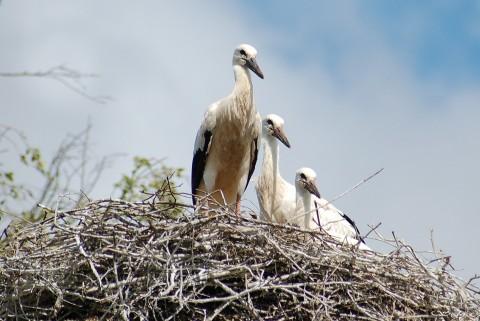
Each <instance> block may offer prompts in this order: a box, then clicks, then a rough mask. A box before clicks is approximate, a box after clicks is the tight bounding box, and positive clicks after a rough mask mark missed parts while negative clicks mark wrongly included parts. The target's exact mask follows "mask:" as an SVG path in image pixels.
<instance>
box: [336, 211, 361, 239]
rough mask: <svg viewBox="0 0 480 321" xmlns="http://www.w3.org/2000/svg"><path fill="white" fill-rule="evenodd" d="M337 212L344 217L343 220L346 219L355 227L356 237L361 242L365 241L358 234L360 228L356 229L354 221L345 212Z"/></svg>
mask: <svg viewBox="0 0 480 321" xmlns="http://www.w3.org/2000/svg"><path fill="white" fill-rule="evenodd" d="M339 214H340V215H341V216H342V217H343V218H344V219H345V221H347V222H348V223H350V225H351V226H353V228H354V229H355V232H357V236H358V239H359V240H360V241H361V242H362V243H365V241H364V240H363V238H362V237H361V236H360V230H359V229H358V227H357V224H355V222H354V221H353V220H352V219H351V218H350V217H349V216H348V215H347V214H345V213H342V212H339Z"/></svg>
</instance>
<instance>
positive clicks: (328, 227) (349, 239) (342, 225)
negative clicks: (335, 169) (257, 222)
mask: <svg viewBox="0 0 480 321" xmlns="http://www.w3.org/2000/svg"><path fill="white" fill-rule="evenodd" d="M316 177H317V174H316V173H315V171H314V170H313V169H311V168H307V167H303V168H300V169H299V170H297V172H296V175H295V188H296V193H297V197H296V203H297V204H296V217H297V224H298V225H300V226H301V227H303V228H305V229H315V228H321V229H323V230H325V231H326V232H327V233H328V234H330V235H331V236H332V237H333V238H335V239H336V240H338V241H339V242H341V243H346V244H350V245H358V246H359V248H360V249H362V250H371V249H370V248H369V247H368V246H367V245H366V244H365V242H364V240H363V239H362V237H361V236H360V231H359V230H358V228H357V226H356V225H355V222H354V221H353V220H352V219H351V218H350V217H348V216H347V215H346V214H345V213H343V212H342V211H340V210H339V209H337V208H336V207H335V206H333V204H331V203H329V202H328V201H327V200H326V199H324V198H321V196H320V193H319V191H318V189H317V186H316V183H315V180H316ZM312 215H313V217H312ZM318 220H320V221H318Z"/></svg>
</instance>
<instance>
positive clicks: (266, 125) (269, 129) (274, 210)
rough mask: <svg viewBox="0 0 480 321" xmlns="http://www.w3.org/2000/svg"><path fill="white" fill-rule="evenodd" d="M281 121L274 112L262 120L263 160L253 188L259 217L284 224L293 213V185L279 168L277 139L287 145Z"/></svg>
mask: <svg viewBox="0 0 480 321" xmlns="http://www.w3.org/2000/svg"><path fill="white" fill-rule="evenodd" d="M284 123H285V122H284V120H283V119H282V118H281V117H280V116H278V115H275V114H270V115H267V116H266V117H265V118H264V119H263V120H262V143H263V151H264V153H263V162H262V172H261V174H260V176H259V177H258V180H257V184H256V185H255V190H256V192H257V198H258V204H259V205H260V217H261V218H262V219H263V220H265V221H268V222H275V223H287V221H288V220H289V218H291V217H293V216H295V186H293V185H292V184H290V183H288V182H287V181H285V180H284V179H283V178H282V176H281V175H280V170H279V165H278V163H279V146H278V141H280V142H281V143H283V144H284V145H285V146H287V147H288V148H290V142H289V141H288V138H287V136H286V134H285V130H284Z"/></svg>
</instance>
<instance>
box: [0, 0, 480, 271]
mask: <svg viewBox="0 0 480 321" xmlns="http://www.w3.org/2000/svg"><path fill="white" fill-rule="evenodd" d="M479 18H480V5H478V4H476V3H475V2H473V1H471V2H470V1H457V2H452V1H435V2H434V1H422V2H418V1H396V2H387V1H364V2H354V1H335V2H333V1H330V2H314V1H296V2H282V3H280V2H276V1H263V2H254V1H251V0H249V1H243V2H239V1H230V2H220V1H205V2H201V3H200V2H196V1H185V2H168V3H167V2H165V3H163V2H159V1H153V0H151V1H144V2H142V3H141V4H139V3H134V2H131V1H130V2H129V1H114V0H105V1H102V2H98V1H95V0H85V1H82V2H79V1H65V0H51V1H49V2H48V5H45V4H44V3H40V2H31V1H27V0H16V1H4V2H2V4H1V6H0V39H2V42H3V43H4V44H5V43H8V46H7V45H4V46H2V50H1V51H0V70H1V71H23V70H32V71H35V70H44V69H47V68H49V67H51V66H55V65H58V64H62V63H63V64H66V65H68V66H69V67H72V68H75V69H78V70H81V71H84V72H94V73H97V74H99V75H100V76H101V77H100V78H96V79H91V80H85V81H84V82H83V84H84V85H85V87H86V89H87V90H88V92H89V93H91V94H93V95H98V94H100V95H109V96H112V97H113V98H114V99H113V100H112V101H111V102H109V103H108V104H105V105H98V104H95V103H93V102H91V101H88V100H86V99H84V98H83V97H81V96H79V95H77V94H75V93H73V92H71V91H69V90H67V89H66V88H65V87H63V86H61V85H60V84H59V83H57V82H54V81H49V80H41V79H2V78H0V99H1V105H0V111H1V119H0V122H1V123H5V124H9V125H13V126H15V127H17V128H19V129H21V130H23V131H24V132H25V133H26V134H27V136H28V137H29V138H30V140H31V142H32V144H34V145H37V146H39V147H40V148H41V149H42V150H44V151H45V153H46V154H47V155H48V154H49V153H52V152H53V150H54V149H55V148H56V146H58V144H59V143H60V141H61V139H62V138H63V137H64V136H65V134H66V133H68V132H70V133H71V132H78V131H80V130H81V129H82V128H83V127H84V125H85V123H86V121H87V119H88V118H90V119H91V120H92V123H93V132H92V139H93V141H94V145H93V146H94V150H93V151H92V155H96V156H101V155H106V154H111V153H119V152H120V153H126V154H128V155H129V156H133V155H142V156H155V157H159V158H160V157H168V158H167V163H168V164H171V165H175V166H180V167H185V168H187V169H189V168H190V163H191V157H192V146H193V142H194V137H195V133H196V130H197V128H198V126H199V124H200V121H201V119H202V115H203V113H204V112H205V110H206V108H207V106H208V105H209V104H210V103H212V102H214V101H216V100H217V99H219V98H221V97H223V96H225V95H227V94H228V93H229V92H230V90H231V88H232V84H233V76H232V70H231V55H232V52H233V49H234V48H235V46H236V45H237V44H239V43H241V42H248V43H250V44H252V45H254V46H255V47H256V48H257V49H258V52H259V54H258V62H259V64H260V66H261V67H262V70H263V71H264V74H265V79H264V80H260V79H257V78H255V79H254V80H253V82H254V87H255V99H256V102H257V108H258V110H259V111H260V112H261V113H262V114H263V115H266V114H268V113H277V114H279V115H281V116H282V117H283V118H284V119H285V122H286V131H287V134H288V136H289V140H290V142H291V143H292V149H291V150H286V149H281V155H280V156H281V164H280V168H281V171H282V174H283V176H284V177H285V178H286V179H287V180H289V181H292V180H293V176H294V172H295V170H296V169H298V168H299V167H302V166H309V167H312V168H314V169H315V170H316V172H317V175H318V183H319V187H320V191H321V193H322V195H325V196H326V197H327V198H333V197H334V196H336V195H338V194H340V193H342V192H343V191H345V190H346V189H347V188H349V187H350V186H352V185H354V184H355V183H356V182H358V181H360V180H361V179H362V178H364V177H366V176H368V175H369V174H370V173H372V172H374V171H375V170H377V169H379V168H382V167H385V171H384V172H383V173H382V174H381V175H380V176H378V177H376V178H375V179H374V180H373V181H371V182H369V183H368V184H365V185H364V186H362V187H361V188H360V189H358V190H356V191H355V192H354V193H351V194H349V195H347V196H346V197H344V198H342V199H340V200H339V201H338V202H336V205H337V206H338V207H339V208H340V209H342V210H344V211H345V212H346V213H348V214H349V215H350V216H352V217H353V218H354V219H355V221H356V222H357V224H358V225H359V227H360V229H361V230H362V231H366V230H368V225H376V224H377V223H378V222H382V226H381V229H380V231H381V232H382V234H384V235H390V233H391V231H395V232H396V234H397V235H398V236H399V237H400V238H402V239H405V240H406V241H407V242H409V243H411V244H413V245H414V246H415V247H416V248H418V249H429V248H430V231H431V230H433V231H434V233H435V240H436V242H437V247H439V248H441V249H442V250H444V251H445V252H446V253H448V254H451V255H453V257H454V259H453V265H454V266H455V267H456V268H458V269H459V272H458V273H460V274H461V275H462V276H465V277H466V276H469V275H471V274H474V273H479V272H480V270H479V269H478V266H480V255H479V254H478V250H477V249H478V246H479V245H480V242H479V241H478V231H477V229H478V228H477V227H478V226H480V205H479V203H478V202H477V201H476V200H477V199H478V181H480V171H479V170H478V164H479V163H480V129H479V127H478V124H477V122H478V119H480V109H479V108H478V104H479V101H480V72H479V71H480V60H479V59H478V57H480V45H479V44H480V19H479ZM46 124H47V125H46ZM172 132H175V133H176V135H175V137H174V138H175V139H174V140H173V142H172V134H171V133H172ZM13 166H16V168H17V170H18V172H19V178H22V179H23V180H24V181H26V182H28V183H29V184H32V185H33V186H34V187H35V182H33V178H34V176H32V175H31V173H28V172H25V173H23V174H22V170H23V167H21V166H20V165H19V164H14V165H13ZM130 166H131V163H130V159H129V158H128V157H125V158H123V159H119V160H117V161H116V162H115V164H114V165H113V166H112V168H110V169H109V171H108V172H106V173H105V176H104V179H102V181H101V183H100V184H99V185H98V186H97V189H96V190H95V191H94V192H93V195H92V197H108V196H110V195H111V193H112V188H111V186H112V183H113V182H115V181H117V180H118V178H119V177H120V175H121V174H122V173H125V172H126V171H128V170H129V169H130ZM258 170H259V167H258V168H257V171H258ZM257 173H258V172H257ZM184 184H185V190H188V189H189V188H188V186H189V180H188V179H186V180H185V182H184ZM251 186H253V184H251ZM244 203H245V204H249V205H251V206H253V207H255V206H256V197H255V193H254V191H253V188H250V187H249V190H248V191H247V193H246V195H245V202H244Z"/></svg>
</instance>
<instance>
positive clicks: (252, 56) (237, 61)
mask: <svg viewBox="0 0 480 321" xmlns="http://www.w3.org/2000/svg"><path fill="white" fill-rule="evenodd" d="M256 58H257V49H255V48H254V47H252V46H250V45H247V44H245V43H244V44H241V45H239V46H238V47H237V48H235V51H234V53H233V62H232V63H233V65H240V66H244V67H247V68H248V69H250V70H251V71H253V72H254V73H255V74H256V75H257V76H258V77H260V78H262V79H263V72H262V70H261V69H260V67H259V66H258V64H257V60H256Z"/></svg>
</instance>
